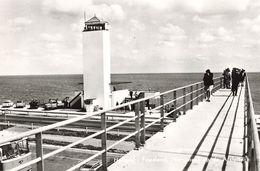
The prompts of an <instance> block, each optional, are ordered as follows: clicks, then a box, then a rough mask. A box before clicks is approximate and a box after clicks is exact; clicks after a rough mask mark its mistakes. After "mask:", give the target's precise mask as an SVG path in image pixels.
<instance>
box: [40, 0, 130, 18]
mask: <svg viewBox="0 0 260 171" xmlns="http://www.w3.org/2000/svg"><path fill="white" fill-rule="evenodd" d="M42 5H43V9H44V10H45V11H47V12H50V13H54V14H55V13H66V14H71V15H76V16H79V15H83V12H84V11H85V12H86V14H87V16H88V17H93V15H94V14H96V15H97V16H98V17H100V18H104V19H109V20H123V19H124V18H125V12H124V10H123V9H122V7H121V6H120V5H118V4H111V5H107V4H98V5H95V4H93V2H92V0H66V1H64V0H44V1H43V3H42Z"/></svg>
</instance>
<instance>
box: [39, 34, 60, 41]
mask: <svg viewBox="0 0 260 171" xmlns="http://www.w3.org/2000/svg"><path fill="white" fill-rule="evenodd" d="M40 38H41V40H43V41H46V42H61V41H63V40H64V39H63V36H62V35H61V34H48V33H41V34H40Z"/></svg>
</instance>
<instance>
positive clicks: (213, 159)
mask: <svg viewBox="0 0 260 171" xmlns="http://www.w3.org/2000/svg"><path fill="white" fill-rule="evenodd" d="M214 82H215V85H214V89H213V90H214V93H213V96H212V97H211V102H205V100H204V98H205V95H204V90H203V83H202V82H198V83H194V84H191V85H187V86H184V87H180V88H177V89H173V90H169V91H167V92H163V93H160V94H159V95H155V96H151V97H146V98H142V99H138V100H135V101H132V102H129V103H126V104H122V105H119V106H117V107H115V108H112V109H108V110H104V111H99V112H94V113H88V114H86V113H82V115H81V116H77V117H74V118H71V119H68V120H64V121H62V122H58V123H55V124H51V125H47V126H43V127H40V128H37V129H33V130H30V131H28V132H24V133H21V134H19V135H18V136H15V137H5V138H3V139H0V145H1V144H3V143H6V142H10V141H14V140H18V139H21V138H24V137H28V136H34V135H35V144H36V156H35V158H34V159H33V160H31V161H30V162H27V163H23V164H21V165H20V166H18V167H16V168H14V170H19V169H22V168H24V167H26V166H29V165H33V164H34V165H36V166H37V167H36V168H37V170H39V171H42V170H44V168H48V162H46V161H48V158H50V157H55V155H57V154H58V153H60V152H62V151H65V150H67V149H69V148H71V147H73V146H75V145H77V144H80V143H82V142H85V141H88V140H89V139H91V138H93V137H96V136H98V135H101V140H100V142H101V150H99V151H97V152H96V153H95V154H93V155H92V156H91V157H88V158H87V159H83V160H81V161H79V162H77V163H76V164H75V163H74V165H73V166H71V167H69V168H67V169H66V170H78V169H82V165H84V164H85V163H87V162H89V161H91V160H93V159H95V158H97V157H100V158H101V159H100V160H101V162H100V163H101V164H100V170H109V171H123V170H126V171H132V170H142V171H153V170H154V171H155V170H162V171H172V170H260V167H259V156H260V155H259V154H260V153H259V137H258V132H257V127H256V123H255V116H254V115H255V114H254V108H253V102H252V98H251V93H250V87H249V82H248V80H247V79H246V82H245V86H240V87H239V91H238V95H237V96H232V95H231V91H230V90H229V89H222V85H223V79H222V78H221V77H220V78H215V80H214ZM158 97H159V103H158V105H157V106H156V107H155V108H153V109H148V108H147V107H145V101H147V100H151V99H154V98H156V99H158ZM128 105H135V112H134V113H133V115H132V116H131V115H130V117H129V116H128V117H126V118H125V119H123V120H120V122H118V123H116V124H114V125H112V126H111V125H109V126H108V124H107V123H108V122H109V118H108V114H109V112H111V111H112V110H115V109H118V108H122V107H125V106H128ZM171 105H174V106H175V109H171V110H166V109H167V107H168V106H171ZM6 110H8V109H6ZM9 112H13V111H9ZM48 113H49V114H51V113H52V112H48ZM179 113H181V115H179ZM55 114H56V113H55ZM152 115H154V116H157V117H156V118H155V119H152V120H151V119H148V118H149V117H151V116H152ZM169 116H171V118H172V117H173V118H174V119H175V122H170V123H169V122H167V121H166V119H167V118H168V117H169ZM91 117H95V118H96V117H99V118H100V123H101V124H100V131H97V132H96V133H94V134H92V135H89V136H87V137H84V138H82V139H80V140H77V141H75V142H73V143H71V144H69V145H66V146H63V147H60V148H58V149H56V150H53V151H51V152H49V153H43V143H42V134H43V133H44V132H45V131H48V130H50V129H54V128H59V127H64V126H68V125H70V124H72V123H75V122H79V121H82V120H84V119H88V118H91ZM129 122H133V123H134V129H135V131H134V132H131V133H128V135H126V136H125V137H124V138H122V139H121V140H118V141H116V142H115V143H113V144H109V146H108V144H107V134H108V133H109V132H110V131H113V130H114V129H116V128H117V127H119V126H122V125H124V124H126V123H129ZM158 123H159V126H160V131H159V132H157V133H155V134H154V135H153V136H152V137H150V138H149V139H147V137H146V130H148V128H149V127H151V126H153V125H154V124H158ZM130 137H135V149H133V150H132V151H130V152H129V153H128V154H126V155H124V156H123V157H122V158H120V159H119V160H117V161H116V162H114V163H113V164H111V165H110V163H109V162H108V159H107V155H108V151H109V150H110V149H112V148H114V147H115V146H116V145H118V144H119V143H121V142H123V141H125V140H127V139H129V138H130ZM45 170H47V169H45Z"/></svg>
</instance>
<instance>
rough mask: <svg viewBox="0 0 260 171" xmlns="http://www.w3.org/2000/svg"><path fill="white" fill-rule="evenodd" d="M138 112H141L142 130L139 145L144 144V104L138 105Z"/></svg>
mask: <svg viewBox="0 0 260 171" xmlns="http://www.w3.org/2000/svg"><path fill="white" fill-rule="evenodd" d="M140 105H141V106H140V110H141V114H143V115H142V116H141V128H143V130H142V131H141V140H140V141H141V144H145V102H144V101H142V102H141V103H140Z"/></svg>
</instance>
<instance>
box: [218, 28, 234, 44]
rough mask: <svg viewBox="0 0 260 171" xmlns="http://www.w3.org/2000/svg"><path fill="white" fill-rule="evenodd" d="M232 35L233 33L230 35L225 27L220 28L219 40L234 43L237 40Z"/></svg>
mask: <svg viewBox="0 0 260 171" xmlns="http://www.w3.org/2000/svg"><path fill="white" fill-rule="evenodd" d="M231 34H232V33H230V32H229V31H228V30H226V29H225V28H223V27H219V28H218V36H219V39H221V40H222V41H228V42H230V41H231V42H232V41H234V40H235V38H234V37H232V36H231Z"/></svg>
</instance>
